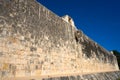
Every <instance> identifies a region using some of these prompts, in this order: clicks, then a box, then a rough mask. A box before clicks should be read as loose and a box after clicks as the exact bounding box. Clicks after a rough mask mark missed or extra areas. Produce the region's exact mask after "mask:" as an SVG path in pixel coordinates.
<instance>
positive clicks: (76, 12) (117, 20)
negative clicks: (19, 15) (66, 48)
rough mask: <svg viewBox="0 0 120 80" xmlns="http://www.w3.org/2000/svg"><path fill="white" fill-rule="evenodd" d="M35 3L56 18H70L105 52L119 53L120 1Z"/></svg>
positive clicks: (90, 0) (49, 0) (65, 0)
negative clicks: (56, 16)
mask: <svg viewBox="0 0 120 80" xmlns="http://www.w3.org/2000/svg"><path fill="white" fill-rule="evenodd" d="M37 1H38V2H40V3H41V4H42V5H44V6H46V7H47V8H48V9H50V10H51V11H52V12H54V13H56V14H57V15H58V16H64V15H66V14H68V15H69V16H71V17H72V18H73V19H74V21H75V25H76V27H77V28H78V29H81V30H82V31H83V32H84V33H85V34H86V35H88V36H89V37H90V38H91V39H93V40H94V41H96V42H97V43H98V44H100V45H101V46H103V47H104V48H106V49H107V50H109V51H110V50H118V51H120V0H37Z"/></svg>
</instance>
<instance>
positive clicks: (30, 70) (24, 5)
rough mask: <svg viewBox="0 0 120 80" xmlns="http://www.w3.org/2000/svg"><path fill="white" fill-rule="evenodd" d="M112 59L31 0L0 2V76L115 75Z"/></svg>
mask: <svg viewBox="0 0 120 80" xmlns="http://www.w3.org/2000/svg"><path fill="white" fill-rule="evenodd" d="M117 70H118V64H117V60H116V57H115V56H114V55H113V54H112V53H110V52H108V51H107V50H105V49H104V48H102V47H101V46H99V45H98V44H97V43H96V42H94V41H93V40H91V39H90V38H89V37H87V36H86V35H85V34H84V33H83V32H82V31H81V30H77V29H76V27H75V25H74V21H73V20H72V18H70V17H69V16H67V17H65V16H64V17H59V16H57V15H56V14H54V13H53V12H51V11H50V10H48V9H47V8H45V7H44V6H42V5H41V4H39V3H38V2H37V1H35V0H0V76H1V79H2V78H6V77H25V76H27V77H28V76H48V75H49V76H52V75H64V74H68V75H71V74H84V73H97V72H106V71H117Z"/></svg>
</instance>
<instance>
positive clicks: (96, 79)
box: [36, 71, 120, 80]
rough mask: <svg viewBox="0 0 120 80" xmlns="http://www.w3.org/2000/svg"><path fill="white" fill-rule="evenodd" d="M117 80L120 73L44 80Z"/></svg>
mask: <svg viewBox="0 0 120 80" xmlns="http://www.w3.org/2000/svg"><path fill="white" fill-rule="evenodd" d="M117 79H120V72H117V71H116V72H106V73H97V74H87V75H82V76H79V75H77V76H65V77H53V78H43V79H42V80H117ZM36 80H38V79H36Z"/></svg>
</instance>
